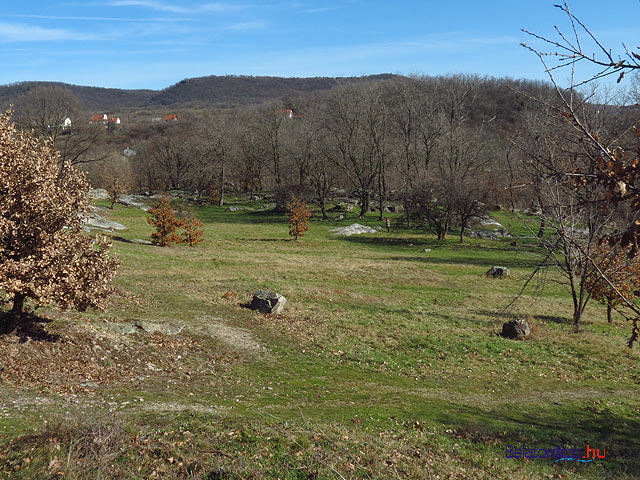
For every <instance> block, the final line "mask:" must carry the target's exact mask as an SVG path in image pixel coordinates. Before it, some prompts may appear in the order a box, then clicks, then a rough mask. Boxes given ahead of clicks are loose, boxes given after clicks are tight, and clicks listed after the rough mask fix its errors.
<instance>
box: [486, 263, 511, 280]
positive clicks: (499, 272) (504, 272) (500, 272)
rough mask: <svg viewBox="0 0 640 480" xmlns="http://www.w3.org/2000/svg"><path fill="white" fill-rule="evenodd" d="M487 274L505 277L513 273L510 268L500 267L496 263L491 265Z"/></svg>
mask: <svg viewBox="0 0 640 480" xmlns="http://www.w3.org/2000/svg"><path fill="white" fill-rule="evenodd" d="M486 275H487V276H488V277H493V278H504V277H508V276H509V275H511V272H510V271H509V269H508V268H507V267H498V266H496V265H494V266H493V267H491V268H490V269H489V271H488V272H487V273H486Z"/></svg>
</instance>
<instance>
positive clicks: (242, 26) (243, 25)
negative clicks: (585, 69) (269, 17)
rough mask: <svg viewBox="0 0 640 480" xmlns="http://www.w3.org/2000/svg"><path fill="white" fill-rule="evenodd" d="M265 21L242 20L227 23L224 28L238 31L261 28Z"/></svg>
mask: <svg viewBox="0 0 640 480" xmlns="http://www.w3.org/2000/svg"><path fill="white" fill-rule="evenodd" d="M264 25H265V24H264V22H262V21H256V22H240V23H233V24H231V25H227V26H225V27H222V29H223V30H232V31H236V32H248V31H251V30H259V29H261V28H263V27H264Z"/></svg>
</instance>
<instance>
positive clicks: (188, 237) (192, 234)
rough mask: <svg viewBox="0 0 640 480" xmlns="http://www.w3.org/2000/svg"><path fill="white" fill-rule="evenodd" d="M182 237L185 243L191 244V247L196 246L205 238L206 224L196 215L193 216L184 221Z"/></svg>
mask: <svg viewBox="0 0 640 480" xmlns="http://www.w3.org/2000/svg"><path fill="white" fill-rule="evenodd" d="M182 228H183V229H184V232H182V235H181V238H182V242H183V243H187V244H189V246H190V247H195V246H196V245H197V244H199V243H200V242H202V241H203V240H204V224H203V223H202V222H201V221H200V220H199V219H197V218H196V217H194V216H191V217H189V218H187V219H185V220H183V221H182Z"/></svg>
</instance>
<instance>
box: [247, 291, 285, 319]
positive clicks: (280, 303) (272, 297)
mask: <svg viewBox="0 0 640 480" xmlns="http://www.w3.org/2000/svg"><path fill="white" fill-rule="evenodd" d="M286 303H287V299H286V298H285V297H283V296H282V295H280V294H278V293H273V292H266V291H264V290H258V291H257V292H256V293H254V294H253V299H252V300H251V304H250V305H249V308H251V309H253V310H258V311H260V312H262V313H273V314H276V315H277V314H279V313H282V310H283V309H284V306H285V304H286Z"/></svg>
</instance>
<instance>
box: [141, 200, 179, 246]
mask: <svg viewBox="0 0 640 480" xmlns="http://www.w3.org/2000/svg"><path fill="white" fill-rule="evenodd" d="M149 213H150V214H151V215H152V217H150V218H147V222H148V223H149V225H151V226H153V227H155V228H156V231H155V232H153V233H152V234H151V239H152V241H153V243H155V244H157V245H160V246H161V247H167V246H169V245H171V244H172V243H180V237H179V236H178V235H177V234H176V230H177V229H178V228H180V227H181V226H182V221H181V220H178V219H177V218H176V216H175V213H174V211H173V208H171V200H170V199H169V198H168V197H162V198H160V199H158V200H157V201H156V203H155V205H154V206H153V208H150V209H149Z"/></svg>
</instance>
